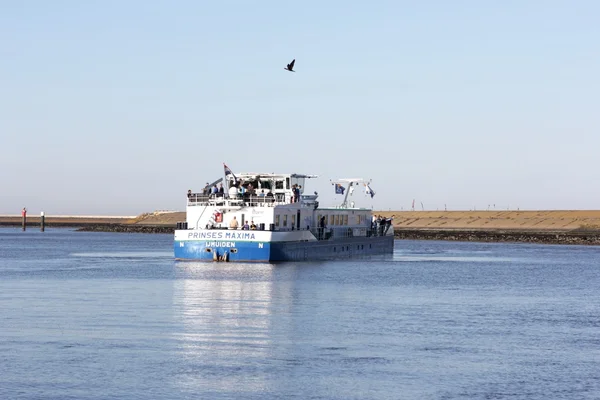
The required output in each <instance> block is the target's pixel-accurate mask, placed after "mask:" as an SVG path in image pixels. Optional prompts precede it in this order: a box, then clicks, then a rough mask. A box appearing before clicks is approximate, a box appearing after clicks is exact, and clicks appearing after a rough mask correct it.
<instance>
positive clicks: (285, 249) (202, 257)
mask: <svg viewBox="0 0 600 400" xmlns="http://www.w3.org/2000/svg"><path fill="white" fill-rule="evenodd" d="M210 244H211V247H207V245H206V241H205V240H181V241H178V240H175V242H174V244H173V249H174V253H175V259H177V260H188V261H213V260H215V253H216V258H217V259H221V258H222V257H223V256H224V255H226V257H227V261H229V262H272V261H310V260H335V259H344V258H352V257H362V256H370V255H379V254H392V252H393V250H394V237H393V236H374V237H350V238H345V239H338V240H321V241H290V242H261V243H259V242H248V241H235V242H234V243H231V241H228V242H223V243H218V242H217V243H215V242H214V241H212V242H211V243H210ZM219 244H222V245H223V246H219Z"/></svg>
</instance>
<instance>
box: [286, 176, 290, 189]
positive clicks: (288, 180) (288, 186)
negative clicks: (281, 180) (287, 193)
mask: <svg viewBox="0 0 600 400" xmlns="http://www.w3.org/2000/svg"><path fill="white" fill-rule="evenodd" d="M285 188H286V189H289V188H290V178H285Z"/></svg>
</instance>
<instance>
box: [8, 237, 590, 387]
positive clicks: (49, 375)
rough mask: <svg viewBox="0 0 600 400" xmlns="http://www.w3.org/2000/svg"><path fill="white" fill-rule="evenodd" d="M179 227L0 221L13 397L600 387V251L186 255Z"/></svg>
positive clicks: (432, 246)
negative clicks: (175, 241) (238, 260)
mask: <svg viewBox="0 0 600 400" xmlns="http://www.w3.org/2000/svg"><path fill="white" fill-rule="evenodd" d="M171 241H172V237H171V235H146V234H111V233H83V232H74V231H72V230H67V229H47V230H46V232H45V233H41V232H39V231H35V230H31V231H27V232H21V231H20V230H19V229H12V228H0V399H279V398H297V399H598V398H600V297H599V296H598V288H599V287H600V248H598V247H583V246H544V245H527V244H515V245H511V244H489V243H486V244H476V243H457V242H429V241H399V242H397V243H396V250H395V252H394V255H393V258H387V259H386V258H383V259H379V260H372V261H364V260H361V261H339V262H323V263H317V262H315V263H284V264H278V265H268V264H267V265H264V264H263V265H248V264H224V263H219V264H212V263H208V264H201V263H189V262H187V263H186V262H175V261H173V259H172V243H171Z"/></svg>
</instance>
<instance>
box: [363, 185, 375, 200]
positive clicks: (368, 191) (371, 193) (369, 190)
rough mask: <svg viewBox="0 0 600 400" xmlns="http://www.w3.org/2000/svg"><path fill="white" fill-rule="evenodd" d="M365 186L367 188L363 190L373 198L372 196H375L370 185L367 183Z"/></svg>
mask: <svg viewBox="0 0 600 400" xmlns="http://www.w3.org/2000/svg"><path fill="white" fill-rule="evenodd" d="M365 186H366V187H367V189H366V190H365V193H366V194H370V195H371V198H373V196H375V191H374V190H373V189H371V186H369V184H368V183H367V184H365Z"/></svg>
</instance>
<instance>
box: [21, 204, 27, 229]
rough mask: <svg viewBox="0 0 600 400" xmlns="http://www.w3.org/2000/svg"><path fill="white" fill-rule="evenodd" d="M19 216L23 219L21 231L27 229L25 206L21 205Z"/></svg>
mask: <svg viewBox="0 0 600 400" xmlns="http://www.w3.org/2000/svg"><path fill="white" fill-rule="evenodd" d="M21 217H22V219H23V221H22V229H23V231H25V229H27V208H25V207H23V209H22V210H21Z"/></svg>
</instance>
